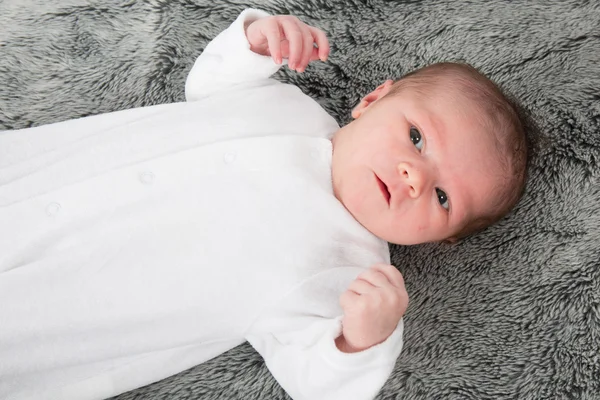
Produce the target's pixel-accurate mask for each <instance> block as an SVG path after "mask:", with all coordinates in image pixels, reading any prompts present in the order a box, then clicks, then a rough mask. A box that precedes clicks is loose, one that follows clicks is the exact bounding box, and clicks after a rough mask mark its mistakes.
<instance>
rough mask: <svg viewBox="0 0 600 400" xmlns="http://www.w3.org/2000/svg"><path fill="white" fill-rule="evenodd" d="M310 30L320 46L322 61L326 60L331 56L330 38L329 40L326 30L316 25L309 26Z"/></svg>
mask: <svg viewBox="0 0 600 400" xmlns="http://www.w3.org/2000/svg"><path fill="white" fill-rule="evenodd" d="M308 29H310V32H311V33H312V35H313V38H314V42H315V43H316V44H317V47H318V48H319V59H320V60H321V61H326V60H327V57H329V51H330V48H329V40H327V35H325V32H323V31H322V30H320V29H319V28H315V27H314V26H309V27H308Z"/></svg>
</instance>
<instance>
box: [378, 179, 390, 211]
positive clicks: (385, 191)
mask: <svg viewBox="0 0 600 400" xmlns="http://www.w3.org/2000/svg"><path fill="white" fill-rule="evenodd" d="M375 179H376V180H377V185H379V190H381V193H382V194H383V197H384V198H385V201H386V203H388V205H389V204H390V197H391V196H390V191H389V190H388V188H387V186H386V184H385V183H383V181H382V180H381V179H379V177H378V176H377V175H376V174H375Z"/></svg>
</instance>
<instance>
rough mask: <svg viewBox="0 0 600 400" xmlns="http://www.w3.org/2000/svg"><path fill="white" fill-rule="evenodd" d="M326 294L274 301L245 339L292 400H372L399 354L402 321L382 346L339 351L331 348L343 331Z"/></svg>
mask: <svg viewBox="0 0 600 400" xmlns="http://www.w3.org/2000/svg"><path fill="white" fill-rule="evenodd" d="M321 282H323V280H321ZM313 286H314V285H313ZM325 292H326V291H324V290H319V289H318V288H317V290H316V291H313V292H312V293H311V290H308V291H304V293H301V295H300V296H298V295H294V296H289V297H288V298H287V299H283V300H278V301H277V306H276V308H275V309H273V310H270V311H268V312H266V313H264V314H263V315H262V316H261V317H260V318H259V319H258V321H256V322H255V323H254V324H253V326H252V327H251V329H250V330H249V332H248V333H247V335H246V340H248V342H249V343H250V344H251V345H252V346H253V347H254V348H255V349H256V350H257V351H258V352H259V353H260V354H261V356H262V357H263V359H264V360H265V363H266V365H267V368H268V369H269V370H270V372H271V373H272V374H273V376H274V377H275V379H276V380H277V381H278V382H279V384H280V385H281V386H282V387H283V389H284V390H285V391H286V392H287V393H288V394H289V395H290V396H291V397H292V398H293V399H294V400H302V399H307V400H319V399H324V400H347V399H353V400H366V399H372V398H374V397H375V396H376V395H377V393H379V391H380V390H381V388H382V387H383V385H384V383H385V382H386V380H387V379H388V377H389V375H390V373H391V372H392V370H393V368H394V365H395V363H396V359H397V358H398V356H399V355H400V352H401V351H402V344H403V341H402V334H403V330H404V324H403V320H400V322H399V323H398V325H397V327H396V329H395V330H394V332H393V333H392V334H391V335H390V336H389V337H388V338H387V339H386V340H385V341H384V342H382V343H380V344H378V345H375V346H373V347H371V348H369V349H367V350H364V351H361V352H358V353H343V352H341V351H340V350H338V348H337V346H336V345H335V339H336V338H337V337H338V336H339V335H340V334H341V332H342V324H341V321H342V315H341V314H342V312H341V309H340V308H339V304H338V299H337V298H338V291H337V290H332V291H329V293H325ZM324 293H325V296H324ZM296 294H297V293H296ZM323 300H327V301H326V302H324V301H323ZM333 314H337V315H333Z"/></svg>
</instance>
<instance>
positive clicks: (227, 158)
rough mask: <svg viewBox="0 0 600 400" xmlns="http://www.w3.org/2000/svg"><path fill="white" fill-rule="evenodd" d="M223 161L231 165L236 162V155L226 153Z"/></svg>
mask: <svg viewBox="0 0 600 400" xmlns="http://www.w3.org/2000/svg"><path fill="white" fill-rule="evenodd" d="M223 161H225V164H231V163H232V162H234V161H235V154H234V153H225V155H223Z"/></svg>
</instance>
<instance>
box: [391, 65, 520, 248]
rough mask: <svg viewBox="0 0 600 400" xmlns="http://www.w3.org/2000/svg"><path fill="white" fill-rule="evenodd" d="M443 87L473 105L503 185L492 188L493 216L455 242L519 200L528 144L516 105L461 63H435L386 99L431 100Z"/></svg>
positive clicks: (398, 83) (415, 73)
mask: <svg viewBox="0 0 600 400" xmlns="http://www.w3.org/2000/svg"><path fill="white" fill-rule="evenodd" d="M441 85H445V90H444V92H445V93H450V95H453V93H456V95H457V96H463V98H466V99H467V100H469V101H470V102H471V104H473V105H475V107H476V108H478V110H479V111H480V112H481V113H480V115H481V120H480V123H481V125H482V126H483V127H484V130H485V132H489V133H490V134H492V135H493V139H494V140H495V144H496V149H497V151H498V154H497V156H498V158H499V161H500V164H501V168H502V170H501V171H500V173H502V175H503V177H504V178H505V179H504V183H503V184H502V185H501V186H499V187H497V188H496V191H497V194H498V196H497V198H498V199H497V202H496V204H494V205H493V207H491V209H493V210H494V212H492V213H489V214H488V215H482V216H479V217H478V218H475V219H474V220H472V221H469V222H468V223H466V224H465V225H464V226H463V227H461V228H460V230H459V231H458V232H456V233H455V235H453V237H455V238H456V239H461V238H464V237H466V236H469V235H471V234H473V233H475V232H477V231H480V230H482V229H484V228H486V227H488V226H490V225H492V224H494V223H496V222H497V221H499V220H500V219H502V218H503V217H504V216H505V215H506V214H508V213H509V212H510V210H512V208H513V207H514V206H515V205H516V204H517V202H518V201H519V199H520V198H521V196H522V194H523V192H524V189H525V181H526V178H527V164H528V161H527V160H528V151H527V149H528V142H527V137H526V135H525V128H524V125H525V123H524V122H525V121H524V119H523V118H524V116H523V115H522V113H521V112H520V111H521V110H520V109H519V108H518V106H517V104H516V103H515V102H513V101H512V100H511V99H509V98H508V97H507V96H506V95H505V94H504V93H502V91H501V90H500V88H499V87H498V86H497V85H496V84H495V83H494V82H492V81H491V80H490V79H489V78H488V77H486V76H485V75H484V74H482V73H481V72H480V71H478V70H477V69H476V68H474V67H472V66H471V65H468V64H463V63H450V62H444V63H438V64H432V65H429V66H427V67H424V68H421V69H418V70H416V71H413V72H410V73H409V74H407V75H405V76H403V77H402V78H400V79H398V80H396V81H395V82H394V85H393V86H392V88H391V89H390V91H389V92H388V94H387V95H388V96H394V95H397V94H399V93H401V92H403V91H406V90H410V91H412V92H413V93H415V94H416V95H420V96H425V97H427V96H431V95H432V89H440V86H441Z"/></svg>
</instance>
